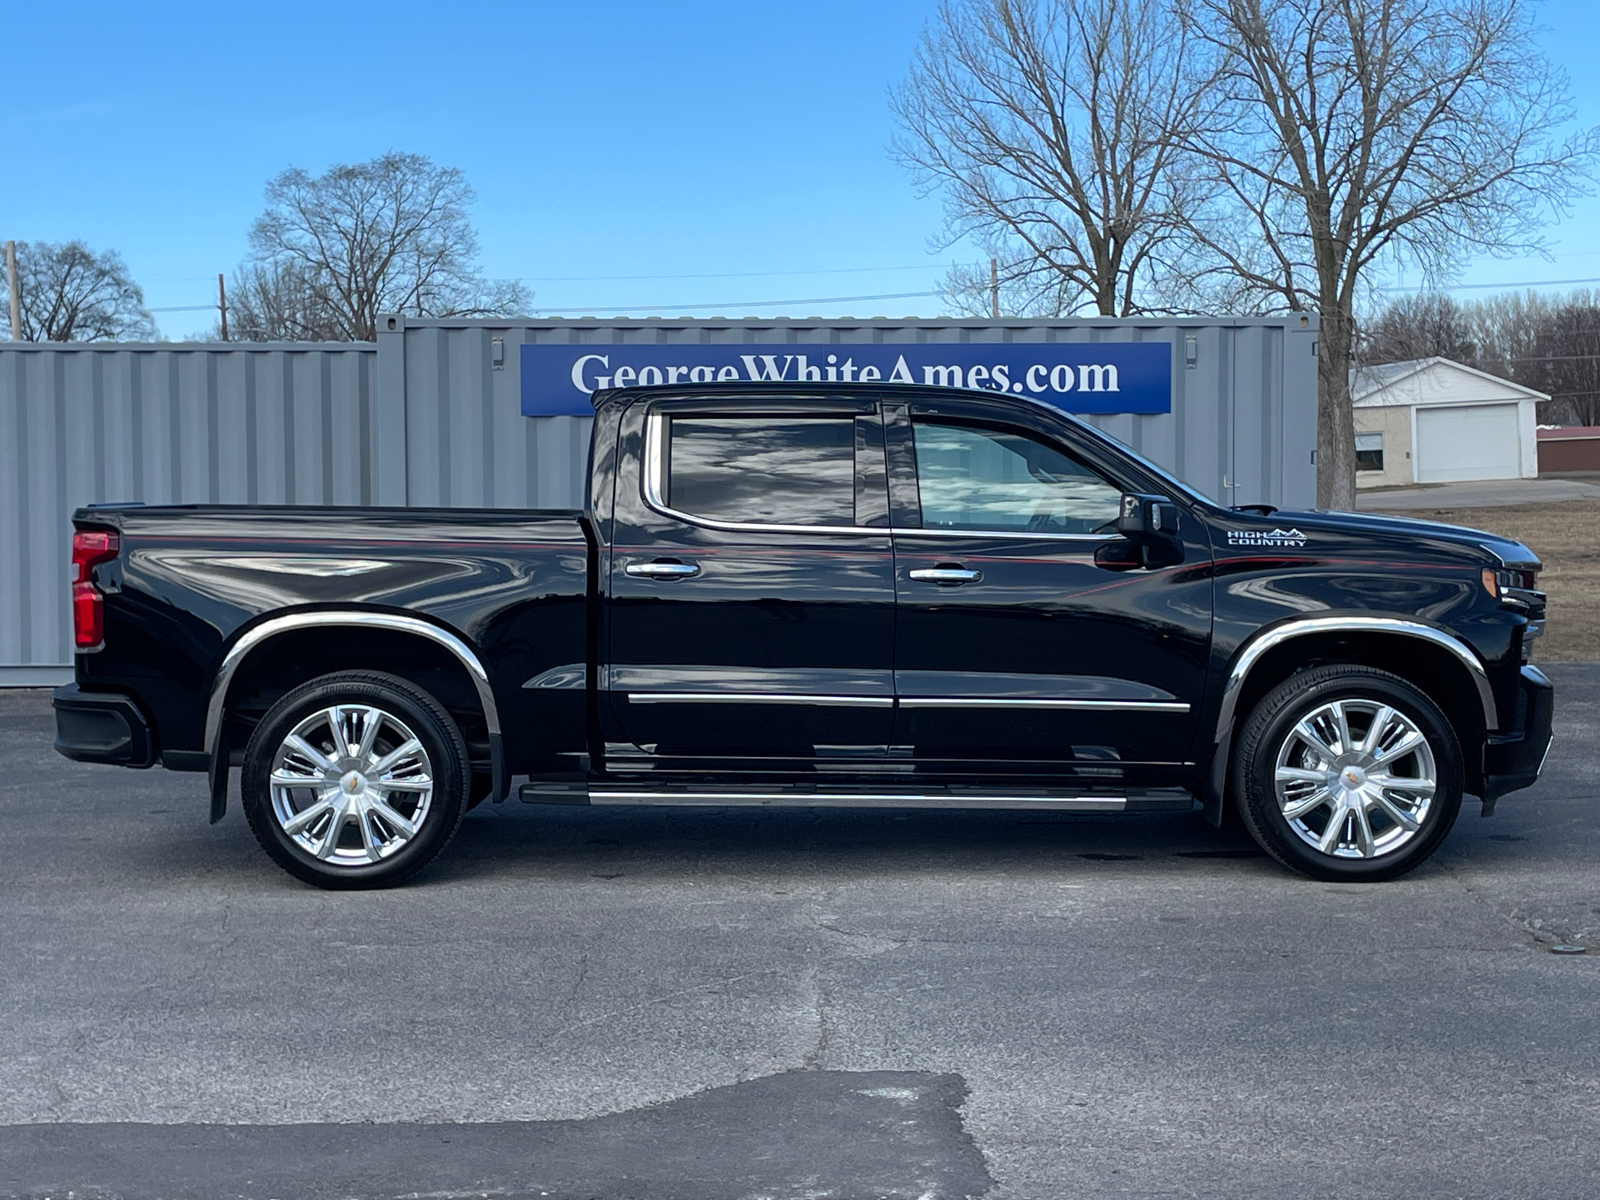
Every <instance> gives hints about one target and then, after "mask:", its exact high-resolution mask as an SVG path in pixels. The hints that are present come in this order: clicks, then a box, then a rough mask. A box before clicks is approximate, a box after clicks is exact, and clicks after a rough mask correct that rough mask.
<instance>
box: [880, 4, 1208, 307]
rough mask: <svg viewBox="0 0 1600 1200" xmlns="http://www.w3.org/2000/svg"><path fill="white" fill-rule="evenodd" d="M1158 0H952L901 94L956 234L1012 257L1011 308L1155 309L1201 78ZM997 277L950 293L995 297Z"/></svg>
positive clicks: (952, 285)
mask: <svg viewBox="0 0 1600 1200" xmlns="http://www.w3.org/2000/svg"><path fill="white" fill-rule="evenodd" d="M1188 36H1189V33H1188V29H1187V26H1186V25H1185V24H1184V23H1183V22H1174V21H1172V20H1170V19H1168V16H1167V11H1166V7H1165V4H1164V2H1163V0H946V3H944V4H942V5H941V6H940V8H939V10H938V15H937V16H936V17H935V18H934V21H933V25H932V28H931V29H929V30H928V31H927V32H926V33H925V34H924V36H923V40H922V43H921V45H920V46H919V47H918V50H917V53H916V58H915V60H914V62H913V65H912V70H911V74H910V77H909V78H908V79H907V81H906V82H905V83H904V84H903V85H902V86H901V87H900V88H899V89H898V90H897V92H896V93H895V95H894V98H893V107H894V111H895V115H896V117H897V119H898V122H899V125H900V134H899V135H898V136H897V138H896V140H895V143H894V151H895V153H896V155H897V157H898V158H899V159H900V160H901V162H902V163H904V164H905V165H906V166H908V167H909V168H910V169H911V170H912V171H913V172H914V173H915V174H916V175H917V176H918V177H919V178H920V180H921V181H922V183H923V184H924V185H925V187H926V188H927V189H928V190H930V191H931V190H934V189H941V190H943V192H944V195H945V204H946V239H947V240H946V243H945V244H947V245H948V244H949V243H952V242H955V241H957V240H959V239H960V238H963V237H967V236H971V237H973V238H974V239H975V240H977V241H978V242H979V243H981V244H982V245H984V246H985V247H986V248H988V249H989V250H990V251H991V252H992V253H993V254H995V255H996V256H997V257H998V258H999V259H1000V261H1001V262H1002V263H1003V264H1004V266H1003V270H1002V289H1003V292H1004V295H1005V298H1006V300H1005V303H1006V307H1007V310H1008V311H1012V312H1017V313H1023V314H1044V315H1061V314H1066V313H1072V312H1077V311H1081V310H1084V309H1088V310H1090V311H1093V312H1097V313H1099V314H1101V315H1105V316H1122V315H1128V314H1132V313H1138V312H1143V311H1147V310H1148V307H1149V305H1150V304H1151V299H1150V296H1149V294H1148V292H1147V285H1148V284H1149V283H1150V282H1151V280H1152V279H1153V278H1154V277H1156V276H1157V275H1158V274H1159V273H1160V272H1161V270H1162V268H1163V266H1164V265H1165V264H1166V263H1167V261H1168V260H1169V258H1170V257H1171V256H1172V255H1173V254H1174V252H1175V246H1174V238H1175V237H1176V236H1177V235H1178V234H1179V233H1180V232H1181V231H1182V230H1183V228H1184V221H1183V219H1182V218H1183V209H1184V207H1185V205H1186V204H1187V203H1188V202H1189V190H1190V189H1189V181H1187V180H1186V179H1185V178H1184V176H1183V174H1182V172H1181V171H1180V169H1179V168H1180V166H1181V164H1180V162H1179V161H1178V155H1179V152H1180V151H1179V148H1180V146H1181V145H1182V144H1183V143H1184V142H1185V140H1186V139H1187V138H1188V136H1189V133H1190V130H1189V124H1190V122H1191V119H1192V116H1193V112H1194V108H1195V90H1194V86H1193V81H1192V79H1191V77H1190V75H1189V73H1188V72H1187V70H1186V67H1185V54H1184V51H1185V44H1186V40H1187V38H1188ZM989 286H990V285H989V277H988V270H987V268H984V269H982V270H980V271H976V272H968V271H961V270H957V271H956V272H953V273H952V275H951V276H950V278H949V279H948V280H947V282H946V291H947V294H948V296H949V297H950V299H951V300H952V301H953V302H954V303H956V304H957V305H958V306H960V307H963V308H966V309H967V310H968V311H971V312H975V313H976V312H982V313H987V312H988V311H989Z"/></svg>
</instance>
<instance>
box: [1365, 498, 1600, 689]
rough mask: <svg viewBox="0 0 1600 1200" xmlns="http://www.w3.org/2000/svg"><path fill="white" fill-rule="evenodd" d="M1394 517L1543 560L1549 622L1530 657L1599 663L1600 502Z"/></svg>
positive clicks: (1452, 510) (1414, 512)
mask: <svg viewBox="0 0 1600 1200" xmlns="http://www.w3.org/2000/svg"><path fill="white" fill-rule="evenodd" d="M1393 515H1394V516H1397V517H1416V518H1419V519H1421V520H1424V521H1441V522H1443V523H1444V524H1446V525H1465V526H1467V527H1468V528H1470V529H1482V530H1485V531H1487V532H1489V533H1498V534H1500V535H1501V536H1502V537H1509V538H1516V540H1517V541H1519V542H1521V543H1522V544H1523V545H1525V546H1527V547H1528V548H1529V549H1530V550H1532V551H1533V552H1534V553H1535V554H1537V555H1538V556H1539V560H1540V561H1541V562H1543V563H1544V570H1543V572H1541V573H1540V575H1539V586H1540V587H1541V588H1543V589H1544V590H1545V591H1546V592H1548V593H1549V594H1550V611H1549V623H1548V624H1547V625H1546V626H1545V635H1544V637H1542V638H1540V639H1539V640H1538V641H1537V642H1535V643H1534V651H1533V657H1534V660H1535V661H1536V662H1538V661H1542V662H1600V500H1564V501H1561V502H1560V503H1557V504H1508V505H1505V506H1504V507H1500V508H1439V509H1413V510H1410V511H1408V512H1397V513H1394V514H1393Z"/></svg>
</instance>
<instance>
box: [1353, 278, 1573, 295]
mask: <svg viewBox="0 0 1600 1200" xmlns="http://www.w3.org/2000/svg"><path fill="white" fill-rule="evenodd" d="M1577 283H1600V276H1596V277H1595V278H1593V279H1524V280H1521V281H1519V282H1514V283H1456V284H1451V285H1450V286H1449V287H1446V288H1440V289H1438V290H1439V291H1444V292H1455V291H1469V290H1471V291H1487V290H1489V289H1491V288H1501V289H1505V288H1524V287H1569V286H1571V285H1573V284H1577ZM1373 290H1374V291H1379V292H1419V293H1420V292H1422V291H1424V290H1426V289H1424V288H1420V287H1415V288H1413V287H1406V286H1404V285H1403V284H1391V285H1387V286H1384V287H1379V288H1374V289H1373Z"/></svg>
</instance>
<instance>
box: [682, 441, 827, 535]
mask: <svg viewBox="0 0 1600 1200" xmlns="http://www.w3.org/2000/svg"><path fill="white" fill-rule="evenodd" d="M670 430H671V432H670V434H669V437H668V448H667V462H666V473H667V503H668V504H669V505H671V506H672V507H673V508H674V509H676V510H677V511H679V512H681V513H687V514H688V515H690V516H695V517H707V518H710V519H712V520H716V521H735V522H739V523H743V524H763V525H854V524H855V421H854V419H853V418H851V417H805V418H800V417H673V418H672V421H671V425H670Z"/></svg>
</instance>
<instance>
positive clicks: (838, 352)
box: [522, 342, 1172, 417]
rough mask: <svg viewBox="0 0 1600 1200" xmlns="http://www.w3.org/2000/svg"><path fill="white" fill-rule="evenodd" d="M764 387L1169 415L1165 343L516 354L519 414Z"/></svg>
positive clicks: (602, 348)
mask: <svg viewBox="0 0 1600 1200" xmlns="http://www.w3.org/2000/svg"><path fill="white" fill-rule="evenodd" d="M728 380H738V381H741V382H751V381H758V380H770V381H773V382H784V383H794V384H800V385H804V384H807V383H824V382H831V381H841V382H846V383H849V382H856V383H885V384H901V383H920V384H930V385H932V386H934V387H961V388H980V389H985V390H988V391H996V392H1008V393H1010V394H1012V395H1016V396H1030V397H1032V398H1033V399H1035V400H1043V401H1045V402H1046V403H1048V404H1052V405H1054V406H1055V407H1057V408H1059V409H1062V410H1063V411H1065V412H1070V413H1164V412H1171V411H1172V348H1171V346H1170V345H1168V344H1167V343H1166V342H1011V343H976V342H968V343H964V344H961V343H958V344H953V345H952V344H938V343H932V342H927V343H922V344H920V345H905V344H900V345H896V344H893V343H879V344H872V345H842V344H838V343H821V344H817V343H813V344H810V345H797V344H793V343H788V344H784V345H777V346H763V345H750V344H739V343H732V344H723V345H685V346H672V345H654V346H640V345H587V346H575V345H570V344H569V345H534V344H528V343H525V344H524V345H523V347H522V415H523V416H525V417H557V416H588V415H589V414H590V413H592V412H593V411H594V410H593V408H592V407H591V406H590V404H589V396H590V394H591V393H592V392H596V391H599V390H601V389H603V388H612V387H662V386H672V385H677V386H682V385H684V384H696V383H712V382H719V383H720V382H725V381H728Z"/></svg>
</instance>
